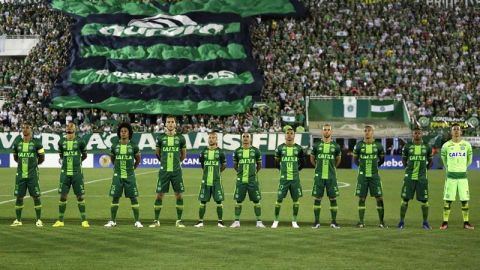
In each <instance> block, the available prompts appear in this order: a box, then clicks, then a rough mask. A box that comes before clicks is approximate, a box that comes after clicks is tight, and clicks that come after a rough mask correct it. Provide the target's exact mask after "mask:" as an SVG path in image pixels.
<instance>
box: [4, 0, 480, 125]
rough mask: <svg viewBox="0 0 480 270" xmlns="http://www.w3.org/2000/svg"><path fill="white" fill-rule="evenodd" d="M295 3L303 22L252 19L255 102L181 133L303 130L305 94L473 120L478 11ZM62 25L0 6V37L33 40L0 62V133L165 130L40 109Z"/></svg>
mask: <svg viewBox="0 0 480 270" xmlns="http://www.w3.org/2000/svg"><path fill="white" fill-rule="evenodd" d="M14 2H15V1H14ZM302 2H303V3H304V4H305V6H306V7H307V10H308V14H307V17H306V18H304V19H293V18H287V19H280V20H279V19H269V18H256V20H254V23H253V24H252V26H251V33H252V42H253V45H254V46H253V55H254V57H255V59H256V60H257V63H258V65H259V67H260V69H261V70H263V71H264V74H265V87H264V91H263V92H262V96H261V101H260V102H257V103H256V104H255V105H254V106H253V107H252V108H251V109H250V110H249V111H248V112H246V113H244V114H239V115H233V116H228V117H218V116H209V115H195V116H183V117H180V119H179V120H180V121H179V122H180V124H181V127H182V131H183V132H189V131H208V130H212V129H215V130H223V131H225V132H234V133H235V132H240V131H242V130H244V129H247V130H253V131H256V132H262V131H270V132H274V131H279V130H281V126H282V124H283V125H284V124H290V125H293V126H295V127H297V126H298V127H299V128H298V130H300V131H301V130H302V127H303V126H304V124H305V97H306V96H308V95H328V96H340V95H357V96H379V97H385V98H396V99H405V100H406V101H407V104H408V106H409V109H410V111H411V113H412V117H413V118H414V119H417V118H418V117H420V116H450V117H465V118H468V117H470V116H478V113H479V108H480V61H479V60H480V59H479V58H480V36H479V35H478V33H480V12H479V11H478V9H477V10H475V9H468V8H465V9H461V8H452V9H445V8H439V7H432V6H427V5H425V4H424V3H415V2H414V1H397V2H395V3H389V4H362V3H361V2H362V1H339V0H337V1H322V0H302ZM392 2H394V1H392ZM70 24H71V21H70V19H69V18H68V17H66V16H64V15H62V14H60V13H59V12H56V11H52V10H50V9H49V8H48V6H47V3H46V1H23V2H22V3H16V2H15V3H9V2H8V1H7V3H3V4H0V35H3V34H6V35H38V36H39V38H40V42H39V43H38V45H37V46H36V47H35V48H34V49H32V51H31V53H30V54H29V55H28V56H27V57H26V58H25V59H20V58H0V91H3V92H2V95H3V96H4V98H5V104H4V105H3V108H2V109H1V113H0V130H3V131H9V130H18V129H19V124H20V122H21V121H20V119H19V118H20V116H22V117H21V118H23V119H26V120H27V121H31V122H33V123H34V125H35V126H37V127H39V129H40V130H41V131H54V132H55V131H60V130H61V128H62V127H63V126H64V125H65V123H66V122H68V121H74V122H76V123H77V124H78V125H79V126H80V129H81V130H82V132H84V133H88V132H92V131H100V132H110V131H111V130H112V126H113V125H115V124H116V123H117V122H119V121H123V120H129V121H130V122H132V123H133V124H134V126H135V128H136V130H137V131H161V130H163V125H164V117H165V116H163V117H162V116H150V115H134V114H128V115H127V114H115V113H109V112H104V111H100V110H90V109H86V110H68V111H57V110H51V109H49V108H48V103H49V98H50V91H51V88H52V85H53V82H54V80H55V78H56V77H57V76H58V74H59V73H60V71H61V70H62V69H63V68H64V67H65V66H66V64H67V62H68V58H69V54H68V49H69V46H70V34H69V25H70ZM2 89H3V90H2ZM286 116H289V117H286ZM282 117H284V118H283V119H284V120H287V119H288V121H291V122H285V121H282Z"/></svg>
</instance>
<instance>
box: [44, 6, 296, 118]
mask: <svg viewBox="0 0 480 270" xmlns="http://www.w3.org/2000/svg"><path fill="white" fill-rule="evenodd" d="M51 6H52V8H54V9H57V10H60V11H62V12H64V13H67V14H68V15H71V16H74V17H75V18H76V20H75V23H74V25H73V27H72V41H73V46H72V47H71V61H70V65H69V66H68V67H67V69H66V70H65V72H64V73H62V74H61V76H60V78H59V79H58V80H57V81H56V83H55V86H54V88H53V90H52V103H51V106H52V107H54V108H59V109H67V108H99V109H103V110H107V111H112V112H122V113H125V112H130V113H147V114H175V115H185V114H215V115H231V114H236V113H243V112H244V111H245V110H246V109H247V108H248V107H250V106H251V104H252V102H253V101H254V100H256V99H258V98H259V97H260V93H261V90H262V88H263V76H262V74H261V73H260V71H259V70H258V69H257V67H256V63H255V60H254V59H253V57H252V52H251V51H252V48H251V41H250V33H249V25H250V21H251V18H250V17H251V16H256V15H272V16H279V17H284V16H302V15H303V14H304V8H303V5H302V4H301V3H300V2H299V1H298V0H189V1H178V2H175V3H168V2H165V1H125V0H52V1H51Z"/></svg>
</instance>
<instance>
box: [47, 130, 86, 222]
mask: <svg viewBox="0 0 480 270" xmlns="http://www.w3.org/2000/svg"><path fill="white" fill-rule="evenodd" d="M65 132H66V133H67V134H66V136H65V137H64V138H62V139H61V140H60V141H59V142H58V153H59V154H60V161H61V163H62V169H61V173H60V185H59V187H58V193H60V202H59V205H58V212H59V217H58V220H57V221H56V222H55V223H54V224H53V227H63V226H65V223H64V216H65V209H66V208H67V195H68V192H69V191H70V187H72V188H73V192H74V193H75V196H77V202H78V210H79V211H80V217H81V219H82V227H84V228H88V227H90V225H89V224H88V221H87V218H86V215H85V200H84V198H83V196H84V195H85V187H84V183H83V172H82V162H83V161H84V160H85V159H86V158H87V151H86V144H85V142H84V141H83V140H82V139H81V138H77V137H76V136H75V132H76V126H75V124H74V123H72V122H70V123H68V124H67V125H66V127H65Z"/></svg>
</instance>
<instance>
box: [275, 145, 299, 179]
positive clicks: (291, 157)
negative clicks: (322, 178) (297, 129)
mask: <svg viewBox="0 0 480 270" xmlns="http://www.w3.org/2000/svg"><path fill="white" fill-rule="evenodd" d="M275 159H276V160H277V162H279V163H280V180H289V181H290V180H298V181H299V180H300V175H299V172H300V170H301V169H302V167H303V149H302V147H301V146H300V145H298V144H294V145H292V146H287V145H286V144H285V143H283V144H281V145H279V146H278V148H277V150H276V151H275Z"/></svg>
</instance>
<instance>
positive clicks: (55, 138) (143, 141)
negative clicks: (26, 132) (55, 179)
mask: <svg viewBox="0 0 480 270" xmlns="http://www.w3.org/2000/svg"><path fill="white" fill-rule="evenodd" d="M158 135H159V134H155V133H134V134H133V138H132V140H133V141H134V142H135V143H137V144H138V146H139V148H140V151H141V152H142V153H154V152H155V146H156V138H157V137H158ZM19 136H20V133H18V132H0V153H9V152H11V148H12V146H13V143H14V142H15V140H16V139H17V138H18V137H19ZM61 136H63V135H61V134H55V133H42V134H41V136H40V138H41V141H42V145H43V147H44V149H45V151H46V152H47V153H56V152H57V150H58V142H59V141H60V138H61ZM183 136H184V137H185V141H186V145H187V150H188V151H189V152H199V149H201V148H202V147H206V146H207V145H208V133H204V132H202V133H195V132H193V133H188V134H183ZM82 138H83V140H84V141H85V142H86V143H87V151H88V152H89V153H107V154H108V153H109V150H110V147H111V146H112V142H115V141H116V140H117V134H115V133H111V134H100V133H93V134H89V135H85V136H83V137H82ZM218 142H219V144H218V145H219V146H220V147H221V148H222V149H224V150H225V151H227V152H233V151H234V150H235V149H237V148H238V147H240V146H241V144H242V143H241V135H240V134H222V133H218ZM284 142H285V134H283V133H278V134H277V133H255V134H253V135H252V144H253V146H255V147H257V148H259V149H260V151H261V152H262V153H273V152H274V151H275V149H276V148H277V146H278V145H280V144H282V143H284ZM295 142H296V143H298V144H299V145H301V146H302V147H303V148H305V149H307V148H309V147H310V134H308V133H297V134H296V135H295Z"/></svg>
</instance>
